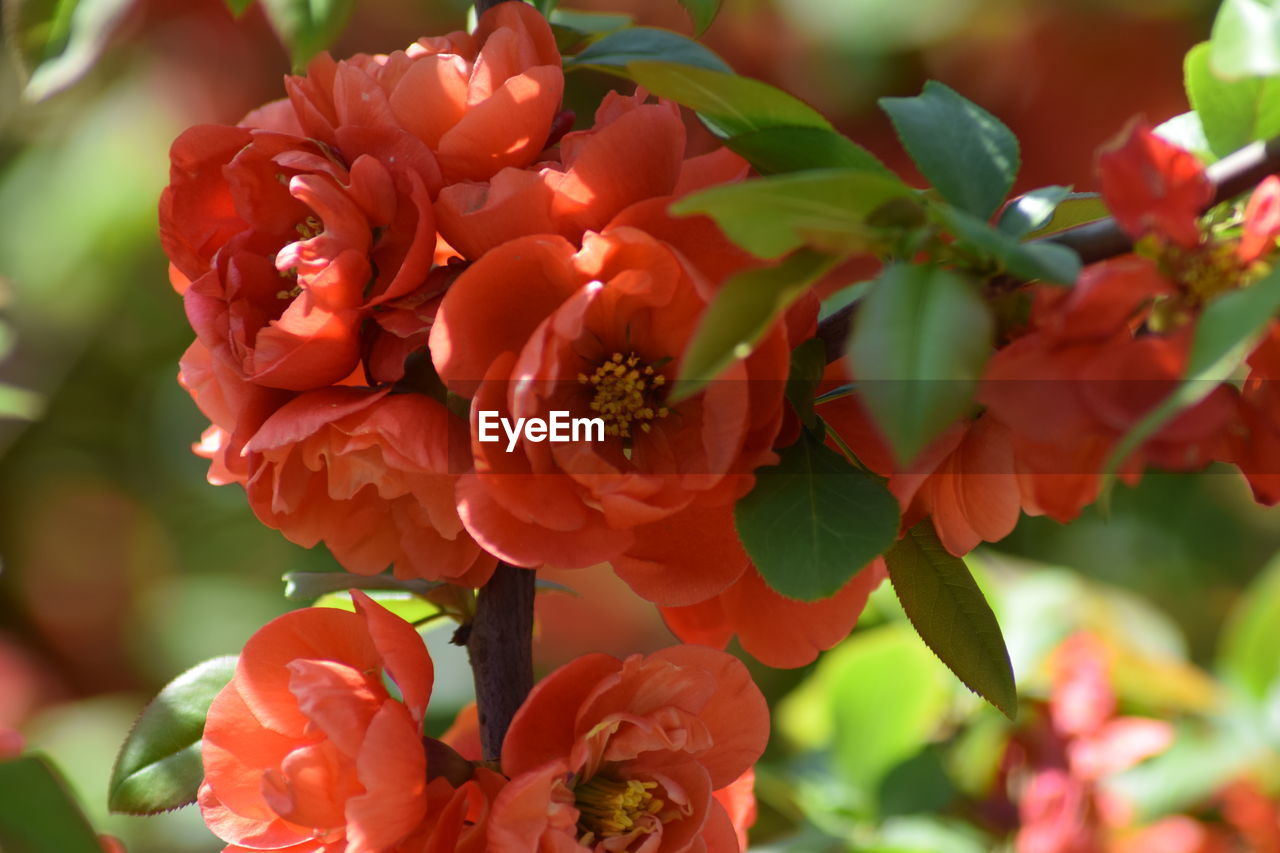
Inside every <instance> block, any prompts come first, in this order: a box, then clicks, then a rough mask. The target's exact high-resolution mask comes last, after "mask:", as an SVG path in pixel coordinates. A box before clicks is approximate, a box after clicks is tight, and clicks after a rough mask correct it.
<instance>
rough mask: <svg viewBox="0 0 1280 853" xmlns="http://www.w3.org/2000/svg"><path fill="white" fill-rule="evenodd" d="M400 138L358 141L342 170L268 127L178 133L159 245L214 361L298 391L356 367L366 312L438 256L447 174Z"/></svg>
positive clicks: (417, 278)
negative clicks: (438, 208)
mask: <svg viewBox="0 0 1280 853" xmlns="http://www.w3.org/2000/svg"><path fill="white" fill-rule="evenodd" d="M344 138H345V137H344ZM404 138H405V139H407V140H409V141H410V142H413V143H414V144H415V145H416V146H417V147H416V149H415V148H413V147H412V146H400V145H397V144H395V143H393V142H387V141H386V140H384V139H380V138H376V137H374V136H370V135H367V134H359V133H357V134H354V135H353V136H352V137H351V138H350V139H347V142H348V143H349V144H348V146H347V147H346V149H345V150H344V151H343V154H344V155H345V157H346V161H347V162H349V163H350V164H351V165H350V168H348V167H346V166H344V165H343V164H342V163H341V162H339V161H338V160H337V159H335V157H333V156H331V152H330V151H329V150H327V149H325V148H323V147H322V146H320V145H318V144H317V143H315V142H313V141H310V140H306V139H301V138H299V137H295V136H290V135H286V134H282V133H277V132H274V131H268V130H253V129H250V128H247V127H217V126H200V127H194V128H191V129H190V130H188V131H186V132H185V133H184V134H182V136H180V137H178V139H177V141H176V142H174V145H173V150H172V153H171V157H172V161H173V165H172V170H171V179H170V185H169V186H168V187H167V188H166V189H165V191H164V194H163V195H162V196H161V200H160V234H161V240H162V242H163V243H164V246H165V249H166V251H167V252H168V253H169V257H170V259H171V260H172V262H173V268H174V270H175V273H176V275H175V286H176V287H178V288H179V290H180V291H182V293H183V299H184V302H185V305H186V309H187V317H188V319H189V320H190V321H191V325H192V327H193V328H194V329H195V330H196V334H197V335H198V336H199V337H200V340H201V341H202V342H203V343H204V344H205V346H206V347H208V348H209V350H210V351H212V352H213V353H214V354H215V356H216V357H217V358H219V359H221V360H223V361H225V362H227V363H228V364H230V365H232V366H234V367H235V368H236V369H237V370H238V371H239V372H240V373H241V374H242V375H243V376H244V377H245V378H247V379H249V380H251V381H253V382H255V383H257V384H260V385H266V386H270V387H275V388H285V389H290V390H304V389H307V388H315V387H322V386H324V385H328V384H331V383H334V382H338V381H339V380H341V379H343V378H344V377H346V376H347V375H348V374H350V373H351V372H352V370H353V369H354V368H355V367H356V364H357V361H358V359H359V355H360V352H359V322H360V319H361V317H362V316H363V315H364V313H365V312H366V311H367V310H368V309H369V308H370V307H371V306H372V305H375V304H377V303H380V302H383V301H386V300H389V299H394V298H397V297H399V296H402V295H404V294H405V293H408V292H409V291H410V290H412V289H413V288H415V287H417V286H418V285H419V284H420V283H421V281H422V279H423V278H424V277H425V276H426V273H427V271H428V270H429V269H430V266H431V261H432V256H433V254H434V252H435V247H436V236H435V230H434V228H435V226H434V221H435V220H434V216H433V214H432V211H431V198H430V191H431V189H432V188H434V187H437V186H438V185H439V172H438V170H437V169H436V165H435V161H434V159H433V158H432V156H431V153H430V152H429V151H427V150H426V149H425V147H423V146H422V145H421V144H420V143H416V142H415V141H414V140H412V139H411V138H410V137H407V136H405V137H404ZM300 238H301V239H300ZM375 271H376V274H375Z"/></svg>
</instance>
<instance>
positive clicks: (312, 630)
mask: <svg viewBox="0 0 1280 853" xmlns="http://www.w3.org/2000/svg"><path fill="white" fill-rule="evenodd" d="M352 597H353V599H354V601H355V605H356V611H355V612H350V611H345V610H335V609H331V608H311V609H307V610H298V611H294V612H292V613H287V614H285V615H284V616H281V617H279V618H277V619H275V620H274V621H272V622H269V623H268V624H267V625H265V626H264V627H263V628H262V629H260V630H259V631H258V632H257V633H256V634H254V635H253V637H251V638H250V639H249V641H248V643H246V644H245V648H244V652H243V653H242V654H241V656H240V660H239V662H238V663H237V665H236V672H235V676H234V677H233V678H232V680H231V682H230V683H229V684H228V685H227V686H226V687H225V688H224V689H223V690H222V691H221V692H220V693H219V694H218V695H217V697H216V698H215V699H214V701H213V705H212V706H211V707H210V709H209V715H208V719H207V721H206V723H205V730H204V740H203V760H204V770H205V781H204V783H203V784H202V785H201V786H200V798H199V799H200V809H201V811H202V812H203V814H204V818H205V822H206V823H207V824H208V825H209V827H210V829H212V830H213V831H214V833H215V834H217V835H218V836H219V837H220V838H222V839H223V840H224V841H227V842H229V844H230V846H228V847H227V848H226V849H227V850H228V851H239V850H282V849H287V850H291V851H293V850H296V851H339V850H345V851H348V853H357V852H358V851H365V853H375V851H386V850H392V849H396V850H399V849H401V848H400V847H398V846H397V845H399V844H400V843H401V842H402V841H403V840H404V839H406V838H408V837H409V836H410V835H411V834H412V833H414V832H415V831H416V830H417V829H418V828H419V824H420V823H422V821H423V820H424V819H425V818H426V817H427V805H428V798H427V792H426V785H427V772H428V767H427V760H426V755H425V752H424V750H423V745H422V736H421V730H422V719H423V715H424V714H425V713H426V709H427V703H428V701H429V700H430V698H431V687H432V678H433V675H432V673H433V670H432V664H431V658H430V657H429V656H428V654H427V651H426V646H425V645H424V644H423V642H422V639H421V638H420V637H419V636H418V634H417V632H416V631H414V630H413V628H412V626H410V625H409V624H408V623H407V622H404V621H403V620H401V619H400V618H399V617H396V616H393V615H392V614H391V613H390V612H388V611H387V610H385V609H383V608H382V607H380V606H379V605H377V604H375V603H374V602H373V601H371V600H370V599H369V598H368V597H366V596H365V595H363V594H362V593H360V592H353V593H352ZM383 673H385V674H386V675H387V676H388V677H390V678H391V679H392V680H394V682H395V684H396V686H397V687H398V689H399V692H400V695H401V696H402V697H403V701H401V700H400V699H396V698H393V697H392V696H391V695H390V694H389V693H388V692H387V688H386V687H385V686H384V683H383V680H382V676H383Z"/></svg>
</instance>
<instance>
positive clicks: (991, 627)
mask: <svg viewBox="0 0 1280 853" xmlns="http://www.w3.org/2000/svg"><path fill="white" fill-rule="evenodd" d="M885 564H886V565H887V566H888V568H889V580H890V581H892V582H893V589H894V592H896V593H897V594H898V600H899V601H900V602H902V609H903V610H904V611H906V614H907V618H908V619H910V620H911V624H912V625H914V626H915V629H916V632H917V633H919V634H920V637H921V639H923V640H924V641H925V644H926V645H928V646H929V648H930V649H932V650H933V653H934V654H936V655H937V656H938V658H939V659H940V660H941V661H942V662H943V663H945V664H946V665H947V668H948V669H950V670H951V671H952V672H954V673H955V674H956V677H957V678H959V679H960V680H961V681H962V682H964V684H965V686H966V687H968V688H969V689H970V690H972V691H973V692H974V693H977V694H978V695H979V696H981V697H982V698H983V699H986V700H987V701H988V702H990V703H991V704H992V705H994V706H995V707H996V708H998V709H999V710H1000V712H1001V713H1003V714H1004V715H1005V716H1006V717H1008V718H1009V719H1011V720H1012V719H1013V718H1014V717H1016V716H1017V714H1018V690H1017V687H1016V685H1015V684H1014V680H1013V664H1012V663H1010V661H1009V650H1008V649H1007V648H1005V642H1004V636H1003V635H1002V634H1001V633H1000V623H998V622H997V621H996V616H995V614H994V613H992V612H991V605H989V604H987V600H986V599H985V598H984V597H983V595H982V590H980V589H979V588H978V584H977V583H976V582H975V581H974V579H973V575H971V574H969V569H968V568H967V567H966V566H965V564H964V561H963V560H961V559H960V558H959V557H953V556H952V555H951V554H949V553H947V550H946V549H945V548H943V547H942V543H941V542H939V541H938V534H937V533H936V532H934V529H933V522H931V521H929V520H927V519H926V520H925V521H922V522H920V523H919V524H917V525H916V526H915V527H913V528H911V529H910V530H908V531H907V534H906V535H905V536H903V537H902V539H900V540H899V541H898V543H897V544H896V545H894V546H893V548H892V549H890V551H889V553H887V554H885Z"/></svg>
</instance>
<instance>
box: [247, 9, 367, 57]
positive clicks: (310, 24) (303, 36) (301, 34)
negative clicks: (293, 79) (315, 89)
mask: <svg viewBox="0 0 1280 853" xmlns="http://www.w3.org/2000/svg"><path fill="white" fill-rule="evenodd" d="M261 3H262V8H263V10H264V11H265V12H266V13H267V20H269V21H270V22H271V26H272V28H273V29H275V31H276V35H278V36H280V40H281V41H282V42H284V45H285V47H287V48H288V49H289V56H290V57H291V58H292V60H293V68H294V71H302V70H303V69H304V68H305V67H306V65H307V62H309V61H310V59H311V57H313V56H315V55H316V54H317V53H319V52H320V51H322V50H324V49H325V48H327V47H328V46H329V45H331V44H332V43H333V40H334V39H336V38H337V37H338V34H339V33H341V32H342V28H343V27H344V26H346V23H347V18H348V17H349V16H350V14H351V9H352V8H353V7H354V6H355V0H261Z"/></svg>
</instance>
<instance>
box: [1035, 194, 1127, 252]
mask: <svg viewBox="0 0 1280 853" xmlns="http://www.w3.org/2000/svg"><path fill="white" fill-rule="evenodd" d="M1110 215H1111V214H1110V212H1109V211H1108V210H1107V206H1106V205H1105V204H1103V203H1102V196H1100V195H1098V194H1097V193H1071V194H1070V195H1069V196H1067V197H1066V198H1065V199H1063V200H1062V202H1060V203H1059V204H1058V206H1057V207H1055V208H1054V209H1053V218H1052V219H1050V220H1049V221H1048V222H1047V223H1046V224H1045V225H1044V226H1042V227H1040V228H1037V229H1036V230H1035V231H1032V232H1031V233H1029V234H1027V235H1025V236H1026V238H1027V239H1028V240H1035V239H1038V238H1040V237H1047V236H1048V235H1050V234H1057V233H1058V232H1059V231H1066V230H1067V229H1068V228H1075V227H1076V226H1077V225H1084V224H1086V223H1089V222H1096V221H1097V220H1099V219H1106V218H1107V217H1108V216H1110Z"/></svg>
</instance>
